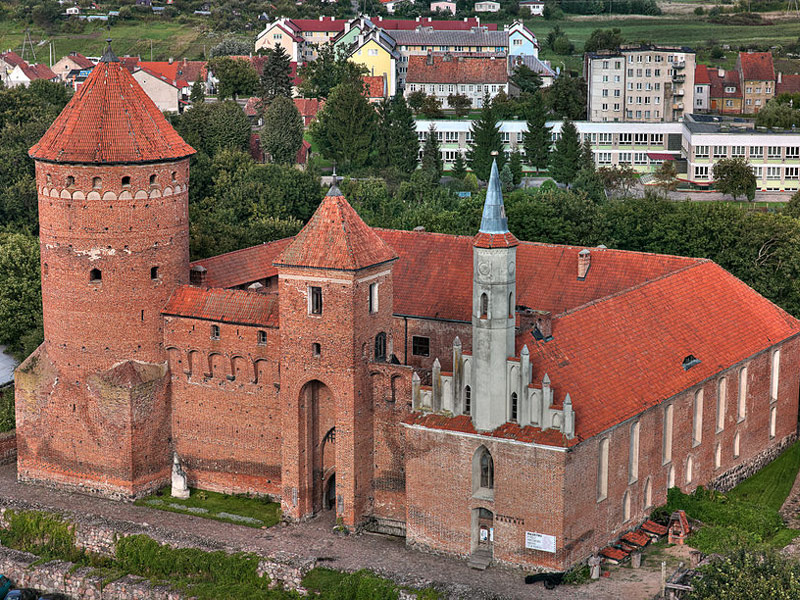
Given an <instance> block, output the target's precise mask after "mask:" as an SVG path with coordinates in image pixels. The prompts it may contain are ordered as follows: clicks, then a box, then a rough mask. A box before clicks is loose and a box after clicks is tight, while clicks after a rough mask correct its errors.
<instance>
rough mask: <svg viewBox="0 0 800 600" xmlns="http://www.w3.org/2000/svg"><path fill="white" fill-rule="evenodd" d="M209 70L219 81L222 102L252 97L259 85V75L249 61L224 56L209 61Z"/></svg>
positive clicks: (218, 94)
mask: <svg viewBox="0 0 800 600" xmlns="http://www.w3.org/2000/svg"><path fill="white" fill-rule="evenodd" d="M208 68H209V69H210V70H211V71H212V72H213V73H214V76H215V77H216V78H217V79H218V80H219V84H218V86H217V96H218V97H219V99H220V100H224V99H225V98H233V99H234V100H235V99H236V97H237V96H241V95H250V94H252V93H253V92H254V91H255V89H256V86H257V85H258V75H257V74H256V70H255V69H254V68H253V65H251V64H250V61H248V60H245V59H242V58H230V57H227V56H222V57H219V58H213V59H211V60H210V61H208Z"/></svg>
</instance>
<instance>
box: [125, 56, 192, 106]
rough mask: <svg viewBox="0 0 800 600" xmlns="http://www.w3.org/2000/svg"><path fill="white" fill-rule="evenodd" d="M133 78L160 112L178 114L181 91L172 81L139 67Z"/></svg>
mask: <svg viewBox="0 0 800 600" xmlns="http://www.w3.org/2000/svg"><path fill="white" fill-rule="evenodd" d="M133 78H134V79H135V80H136V81H137V82H138V83H139V85H140V86H142V89H143V90H144V91H145V93H146V94H147V95H148V96H149V97H150V99H151V100H152V101H153V102H154V103H155V105H156V106H157V107H158V110H160V111H161V112H171V113H176V112H178V106H179V101H180V95H181V91H180V89H179V88H178V86H176V85H175V84H174V83H173V82H172V81H170V80H169V79H167V78H166V77H163V76H159V75H158V74H157V73H155V72H153V71H151V70H150V69H147V68H142V67H139V68H137V69H136V70H135V71H134V72H133Z"/></svg>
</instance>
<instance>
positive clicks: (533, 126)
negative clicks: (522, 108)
mask: <svg viewBox="0 0 800 600" xmlns="http://www.w3.org/2000/svg"><path fill="white" fill-rule="evenodd" d="M546 123H547V111H546V109H545V106H544V102H543V101H542V95H541V94H540V93H537V94H534V95H533V97H532V99H531V102H530V104H529V107H528V122H527V131H526V133H525V141H524V142H523V145H524V147H525V156H526V158H527V160H528V164H529V165H530V166H532V167H533V168H534V169H536V171H537V172H538V171H539V170H541V169H546V168H547V165H548V164H549V163H550V145H551V144H552V142H551V140H550V131H551V129H552V127H548V126H547V124H546Z"/></svg>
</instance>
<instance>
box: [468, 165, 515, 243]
mask: <svg viewBox="0 0 800 600" xmlns="http://www.w3.org/2000/svg"><path fill="white" fill-rule="evenodd" d="M517 244H519V242H518V241H517V238H515V237H514V234H513V233H511V232H510V231H509V230H508V218H507V217H506V207H505V205H504V204H503V188H502V187H501V185H500V174H499V173H498V172H497V159H496V158H495V159H493V160H492V171H491V174H490V175H489V185H488V186H487V187H486V200H485V201H484V203H483V216H482V217H481V228H480V229H479V230H478V235H476V236H475V238H474V239H473V241H472V245H473V246H475V247H477V248H511V247H512V246H516V245H517Z"/></svg>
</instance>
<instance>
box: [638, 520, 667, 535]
mask: <svg viewBox="0 0 800 600" xmlns="http://www.w3.org/2000/svg"><path fill="white" fill-rule="evenodd" d="M641 529H642V531H646V532H647V533H653V534H655V535H658V536H662V535H667V531H669V530H668V529H667V527H665V526H664V525H659V524H658V523H656V522H655V521H651V520H649V519H648V520H647V521H645V522H644V523H642V527H641Z"/></svg>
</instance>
